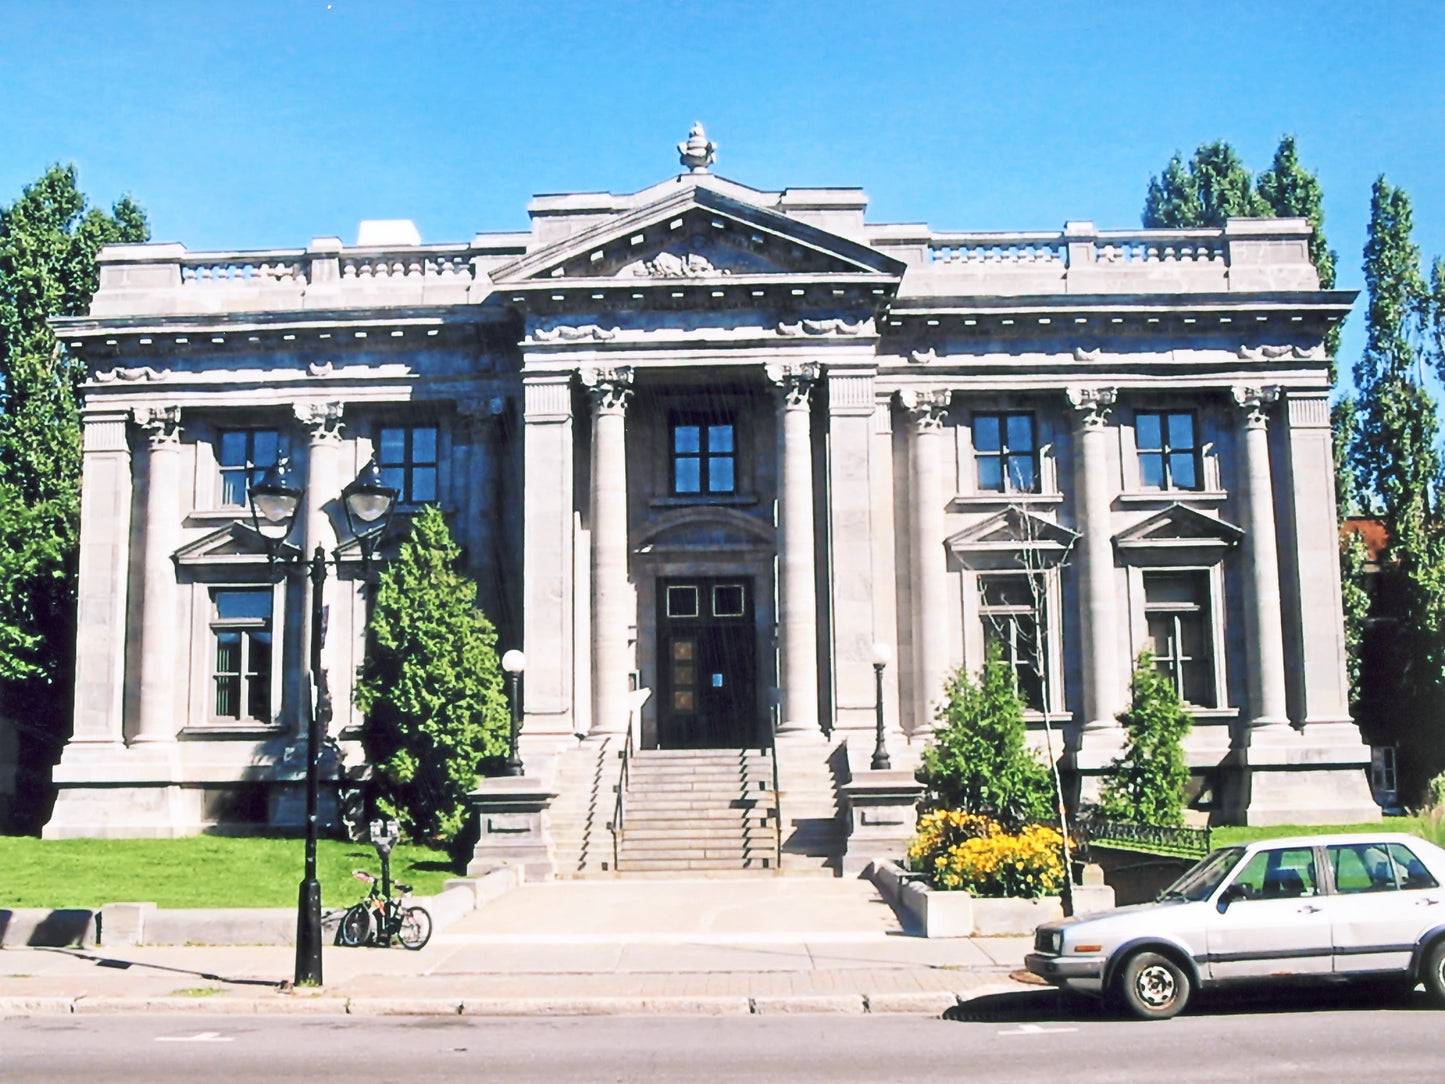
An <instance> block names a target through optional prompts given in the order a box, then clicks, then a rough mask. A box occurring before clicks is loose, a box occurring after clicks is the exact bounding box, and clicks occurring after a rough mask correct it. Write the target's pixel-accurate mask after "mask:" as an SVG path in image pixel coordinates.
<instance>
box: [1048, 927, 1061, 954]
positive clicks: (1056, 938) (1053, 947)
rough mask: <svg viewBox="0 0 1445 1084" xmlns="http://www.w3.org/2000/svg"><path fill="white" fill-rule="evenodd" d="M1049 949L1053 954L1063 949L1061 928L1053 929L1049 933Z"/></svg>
mask: <svg viewBox="0 0 1445 1084" xmlns="http://www.w3.org/2000/svg"><path fill="white" fill-rule="evenodd" d="M1049 951H1050V952H1052V953H1054V955H1056V956H1057V955H1058V954H1059V953H1061V952H1063V951H1064V931H1063V930H1055V931H1054V932H1053V933H1051V934H1049Z"/></svg>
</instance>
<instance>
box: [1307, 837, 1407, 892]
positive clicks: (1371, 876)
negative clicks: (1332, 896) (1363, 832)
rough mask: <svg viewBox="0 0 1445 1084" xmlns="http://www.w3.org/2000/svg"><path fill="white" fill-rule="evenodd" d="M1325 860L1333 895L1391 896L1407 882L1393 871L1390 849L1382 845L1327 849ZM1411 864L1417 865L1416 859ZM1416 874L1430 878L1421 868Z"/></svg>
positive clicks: (1397, 870) (1400, 872) (1401, 871)
mask: <svg viewBox="0 0 1445 1084" xmlns="http://www.w3.org/2000/svg"><path fill="white" fill-rule="evenodd" d="M1400 850H1401V851H1405V848H1403V847H1401V848H1400ZM1406 853H1407V854H1408V852H1407V851H1406ZM1329 856H1330V869H1331V870H1333V871H1334V875H1335V891H1336V892H1343V893H1347V894H1348V893H1353V892H1393V891H1395V890H1396V889H1397V888H1399V887H1400V882H1401V881H1403V880H1407V879H1408V873H1407V872H1406V870H1405V869H1404V868H1397V863H1396V861H1395V860H1393V859H1392V858H1391V857H1390V845H1389V844H1386V843H1337V844H1335V845H1334V846H1332V847H1330V848H1329ZM1409 857H1410V858H1415V856H1414V855H1410V856H1409ZM1415 862H1416V864H1417V865H1420V860H1419V859H1418V858H1415ZM1420 870H1421V872H1425V876H1427V877H1429V876H1430V875H1429V873H1428V872H1426V871H1425V867H1424V866H1423V865H1420ZM1401 875H1403V876H1401ZM1431 879H1432V880H1433V878H1431Z"/></svg>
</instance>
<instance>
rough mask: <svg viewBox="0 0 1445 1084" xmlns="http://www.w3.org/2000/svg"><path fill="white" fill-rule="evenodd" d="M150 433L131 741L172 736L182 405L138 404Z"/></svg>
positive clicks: (140, 422) (139, 414)
mask: <svg viewBox="0 0 1445 1084" xmlns="http://www.w3.org/2000/svg"><path fill="white" fill-rule="evenodd" d="M135 420H136V423H137V424H138V425H140V426H141V427H142V428H144V429H145V430H146V433H147V435H148V436H149V438H150V441H149V443H150V455H149V457H148V458H149V470H148V472H147V473H148V477H147V479H146V526H145V586H144V591H143V594H142V609H141V658H140V712H139V716H138V724H137V728H136V733H135V737H134V741H136V742H161V741H174V740H175V737H176V719H175V705H176V687H175V676H176V625H177V623H178V620H179V618H178V615H177V613H176V570H175V566H174V564H172V562H171V554H173V553H175V551H176V547H177V546H178V545H179V544H180V532H181V501H180V493H181V467H180V453H181V409H180V407H141V408H139V409H137V410H136V412H135Z"/></svg>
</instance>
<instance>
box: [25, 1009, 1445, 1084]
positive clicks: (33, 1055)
mask: <svg viewBox="0 0 1445 1084" xmlns="http://www.w3.org/2000/svg"><path fill="white" fill-rule="evenodd" d="M1267 1009H1268V1010H1270V1011H1265V1010H1267ZM957 1015H964V1016H967V1017H969V1018H970V1019H960V1020H947V1019H945V1020H938V1019H926V1018H921V1017H907V1016H872V1017H870V1016H863V1017H843V1016H794V1017H787V1016H772V1017H766V1016H755V1017H732V1018H713V1017H686V1018H679V1017H636V1016H635V1017H622V1016H614V1017H592V1018H559V1019H536V1018H518V1019H495V1018H494V1019H471V1018H466V1017H412V1018H363V1017H306V1016H294V1015H286V1016H254V1015H251V1016H228V1015H221V1014H219V1013H196V1014H185V1015H181V1014H160V1013H156V1014H146V1015H133V1016H119V1015H118V1016H109V1015H96V1016H86V1015H84V1014H76V1015H71V1016H52V1017H45V1016H36V1017H29V1018H11V1019H7V1020H0V1080H4V1081H6V1082H7V1084H9V1082H22V1081H23V1082H29V1081H67V1082H71V1081H90V1080H106V1081H137V1082H140V1081H145V1082H170V1081H176V1082H181V1081H184V1082H185V1084H197V1082H203V1084H214V1082H217V1081H231V1080H248V1081H268V1082H269V1081H291V1080H295V1081H308V1082H315V1081H329V1080H337V1081H346V1082H348V1084H355V1082H356V1081H359V1080H365V1081H367V1082H376V1084H385V1082H390V1081H396V1082H399V1084H400V1082H407V1084H411V1082H414V1081H419V1080H426V1081H467V1082H469V1084H476V1082H478V1081H493V1080H495V1081H506V1082H508V1084H530V1082H533V1081H535V1082H539V1084H540V1082H544V1081H545V1082H548V1084H566V1082H572V1081H643V1080H646V1081H668V1082H677V1084H690V1082H694V1081H695V1082H699V1084H701V1082H708V1084H721V1082H730V1081H747V1082H749V1084H755V1082H757V1081H759V1080H787V1081H809V1082H811V1081H853V1080H871V1081H893V1080H903V1081H910V1082H913V1081H945V1080H946V1081H949V1082H950V1084H956V1082H957V1081H959V1080H964V1079H966V1080H970V1081H977V1080H1009V1081H1048V1082H1049V1084H1057V1082H1058V1081H1060V1080H1067V1081H1071V1082H1072V1081H1095V1080H1097V1081H1109V1082H1116V1081H1119V1080H1145V1079H1147V1080H1150V1081H1158V1080H1160V1079H1161V1078H1162V1079H1166V1080H1181V1081H1191V1082H1193V1081H1212V1080H1227V1081H1231V1082H1238V1081H1243V1080H1272V1081H1274V1080H1302V1079H1307V1080H1311V1081H1334V1080H1340V1081H1346V1080H1348V1081H1359V1080H1382V1079H1388V1080H1389V1081H1390V1082H1391V1084H1398V1082H1401V1081H1416V1080H1418V1081H1427V1080H1428V1081H1432V1082H1433V1081H1438V1080H1440V1079H1441V1078H1442V1076H1445V1050H1442V1043H1441V1040H1440V1035H1441V1023H1442V1022H1445V1016H1442V1015H1441V1014H1440V1013H1439V1012H1438V1011H1436V1010H1434V1009H1432V1008H1430V1007H1428V1006H1427V1005H1426V1003H1425V1001H1424V998H1423V995H1420V994H1417V995H1416V996H1415V997H1414V998H1412V999H1410V1000H1409V1001H1408V1002H1405V1003H1398V1002H1397V1003H1396V1004H1394V1005H1390V1006H1381V1005H1378V1004H1374V1003H1373V999H1371V998H1370V997H1369V996H1367V995H1364V996H1362V995H1358V994H1356V995H1352V996H1350V997H1348V998H1341V997H1339V996H1330V995H1325V996H1318V997H1313V998H1312V999H1309V1000H1297V1001H1295V1002H1293V1003H1291V1004H1290V1005H1289V1006H1287V1007H1285V1008H1284V1009H1283V1010H1280V1009H1279V1007H1278V1005H1277V1004H1276V1003H1273V1002H1272V1003H1270V1004H1264V1003H1261V1002H1258V1001H1255V1002H1252V1003H1251V1002H1245V1003H1237V1002H1233V1001H1230V1002H1226V1003H1222V1004H1220V1003H1206V1004H1205V1005H1204V1006H1202V1007H1201V1008H1200V1009H1199V1010H1196V1011H1193V1012H1191V1013H1188V1014H1186V1015H1185V1016H1182V1017H1179V1018H1178V1019H1175V1020H1171V1021H1165V1022H1159V1023H1139V1022H1134V1021H1131V1020H1124V1019H1118V1018H1110V1017H1108V1016H1104V1015H1102V1014H1099V1013H1086V1014H1083V1015H1078V1014H1066V1013H1063V1012H1060V1011H1059V1009H1058V1007H1057V1004H1056V1001H1055V999H1054V998H1052V997H1051V996H1050V995H1049V993H1048V992H1045V991H1041V992H1039V993H1037V994H1035V993H1023V994H1014V995H1000V996H997V997H994V998H987V999H983V1000H982V1001H980V1002H977V1003H971V1004H970V1007H969V1009H968V1011H967V1012H966V1013H963V1014H957Z"/></svg>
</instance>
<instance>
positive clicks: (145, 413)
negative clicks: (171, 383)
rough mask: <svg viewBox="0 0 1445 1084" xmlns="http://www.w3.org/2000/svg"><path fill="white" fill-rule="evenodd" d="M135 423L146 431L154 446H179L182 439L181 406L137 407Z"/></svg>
mask: <svg viewBox="0 0 1445 1084" xmlns="http://www.w3.org/2000/svg"><path fill="white" fill-rule="evenodd" d="M134 416H135V423H136V425H138V426H140V427H141V428H142V429H144V430H145V431H146V435H147V437H149V438H150V442H151V447H152V448H162V447H170V446H177V445H179V444H180V441H181V408H180V407H178V406H162V407H136V408H135V415H134Z"/></svg>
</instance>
